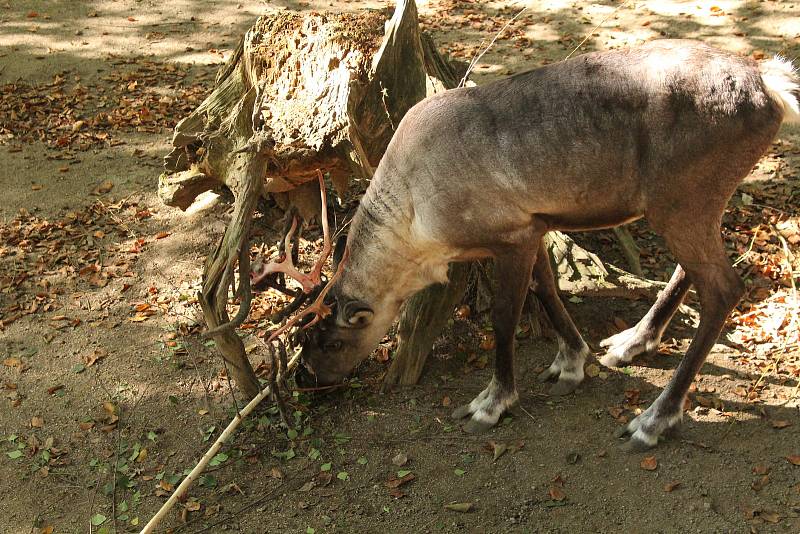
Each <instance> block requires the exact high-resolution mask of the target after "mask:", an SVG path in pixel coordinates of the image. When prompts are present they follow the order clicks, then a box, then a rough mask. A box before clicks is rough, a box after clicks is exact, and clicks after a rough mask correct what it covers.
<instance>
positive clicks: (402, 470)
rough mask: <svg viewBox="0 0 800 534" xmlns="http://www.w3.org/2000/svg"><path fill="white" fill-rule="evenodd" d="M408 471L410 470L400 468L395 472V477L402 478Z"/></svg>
mask: <svg viewBox="0 0 800 534" xmlns="http://www.w3.org/2000/svg"><path fill="white" fill-rule="evenodd" d="M410 472H411V471H410V470H408V469H401V470H400V471H398V472H397V478H403V477H404V476H406V475H407V474H409V473H410Z"/></svg>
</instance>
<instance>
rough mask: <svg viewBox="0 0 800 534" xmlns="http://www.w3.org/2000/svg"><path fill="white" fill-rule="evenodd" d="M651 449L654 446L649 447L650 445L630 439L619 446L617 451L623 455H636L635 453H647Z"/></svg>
mask: <svg viewBox="0 0 800 534" xmlns="http://www.w3.org/2000/svg"><path fill="white" fill-rule="evenodd" d="M657 443H658V441H656V444H657ZM653 447H655V444H653V445H651V444H649V443H647V442H646V441H642V440H640V439H637V438H634V437H631V439H629V440H628V441H626V442H624V443H622V444H621V445H620V446H619V450H620V451H622V452H624V453H636V452H645V451H649V450H650V449H652V448H653Z"/></svg>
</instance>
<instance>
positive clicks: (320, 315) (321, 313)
mask: <svg viewBox="0 0 800 534" xmlns="http://www.w3.org/2000/svg"><path fill="white" fill-rule="evenodd" d="M349 256H350V249H349V248H345V250H344V255H343V256H342V261H340V262H339V267H338V268H337V269H336V272H335V273H334V274H333V276H332V277H331V279H330V280H328V283H327V284H325V288H324V289H323V290H322V291H321V292H320V294H319V296H318V297H317V298H316V299H315V300H314V302H312V303H311V304H310V305H309V306H308V308H306V309H304V310H303V311H301V312H300V313H298V314H297V315H295V316H294V317H292V318H291V319H289V321H288V322H287V323H286V324H285V325H283V326H282V327H280V328H278V329H277V330H275V331H274V332H273V333H272V334H271V335H270V336H269V338H268V339H267V343H271V342H272V341H274V340H275V339H277V338H278V336H280V335H281V334H283V333H284V332H286V331H287V330H288V329H289V328H291V327H292V326H294V325H295V324H296V323H297V322H298V321H299V320H300V319H302V318H303V317H305V316H306V315H309V314H311V313H313V314H315V315H316V317H314V319H312V320H311V321H310V322H309V323H308V324H306V325H304V326H303V329H306V328H308V327H310V326H312V325H314V324H316V323H318V322H319V321H320V320H322V319H324V318H325V317H327V316H328V315H330V314H331V308H330V306H328V305H327V304H325V297H326V296H328V292H329V291H330V290H331V288H332V287H333V284H334V282H336V280H337V279H338V278H339V277H340V276H341V275H342V272H343V271H344V266H345V263H346V262H347V258H348V257H349Z"/></svg>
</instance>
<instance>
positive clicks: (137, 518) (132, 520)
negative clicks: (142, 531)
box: [131, 516, 139, 527]
mask: <svg viewBox="0 0 800 534" xmlns="http://www.w3.org/2000/svg"><path fill="white" fill-rule="evenodd" d="M138 524H139V517H138V516H137V517H134V518H133V519H131V525H133V526H134V527H135V526H137V525H138Z"/></svg>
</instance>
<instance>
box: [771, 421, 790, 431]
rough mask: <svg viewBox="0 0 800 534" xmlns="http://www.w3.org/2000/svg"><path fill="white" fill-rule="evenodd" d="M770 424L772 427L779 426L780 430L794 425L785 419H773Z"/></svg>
mask: <svg viewBox="0 0 800 534" xmlns="http://www.w3.org/2000/svg"><path fill="white" fill-rule="evenodd" d="M770 424H771V425H772V428H777V429H778V430H780V429H782V428H786V427H787V426H792V423H791V422H789V421H787V420H785V419H773V420H772V421H771V422H770Z"/></svg>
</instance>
